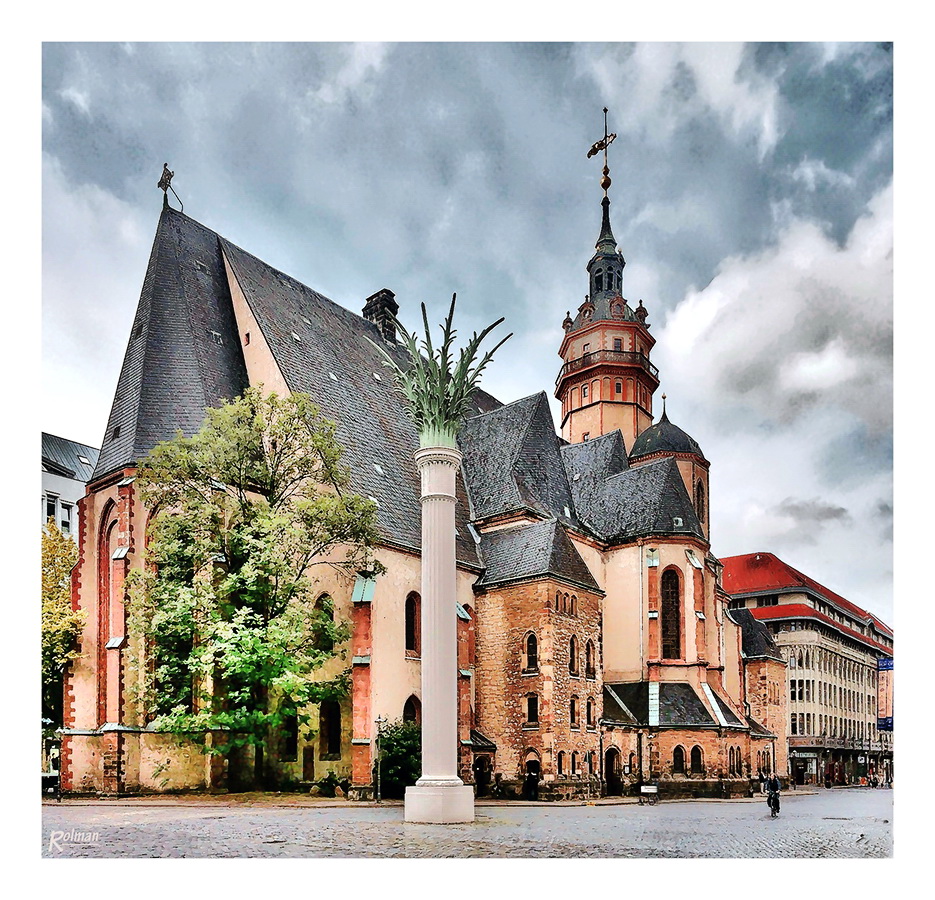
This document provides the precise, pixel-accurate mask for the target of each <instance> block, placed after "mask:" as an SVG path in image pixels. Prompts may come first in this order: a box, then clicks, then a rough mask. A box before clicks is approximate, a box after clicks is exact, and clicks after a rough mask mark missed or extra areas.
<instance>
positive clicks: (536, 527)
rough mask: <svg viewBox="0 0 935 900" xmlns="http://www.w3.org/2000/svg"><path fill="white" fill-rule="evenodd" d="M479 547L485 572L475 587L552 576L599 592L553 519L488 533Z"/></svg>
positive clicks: (592, 578)
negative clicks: (484, 564)
mask: <svg viewBox="0 0 935 900" xmlns="http://www.w3.org/2000/svg"><path fill="white" fill-rule="evenodd" d="M480 546H481V554H482V555H483V558H484V562H485V563H486V566H487V568H486V570H485V571H484V574H483V575H482V576H481V577H480V578H479V579H478V581H477V584H476V587H490V586H492V585H496V584H506V583H509V582H512V581H520V580H524V579H528V578H536V577H539V576H543V575H555V576H558V577H560V578H564V579H566V580H568V581H571V582H573V583H574V584H577V585H580V586H581V587H584V588H587V589H588V590H592V591H598V592H600V591H601V589H600V587H599V586H598V584H597V582H596V581H595V580H594V577H593V576H592V575H591V572H590V571H589V570H588V567H587V565H586V564H585V562H584V560H583V559H582V558H581V555H580V554H579V553H578V551H577V550H576V549H575V545H574V544H573V543H572V542H571V539H570V538H569V537H568V535H567V534H566V533H565V529H564V527H563V526H562V524H561V523H560V522H558V521H556V520H555V519H551V520H550V521H548V522H536V523H534V524H532V525H520V526H518V527H516V528H507V529H503V530H502V531H491V532H488V533H487V534H483V535H481V545H480Z"/></svg>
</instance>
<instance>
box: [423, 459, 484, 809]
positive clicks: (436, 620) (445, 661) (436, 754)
mask: <svg viewBox="0 0 935 900" xmlns="http://www.w3.org/2000/svg"><path fill="white" fill-rule="evenodd" d="M415 460H416V465H417V466H418V467H419V472H420V475H421V479H422V777H421V778H420V779H419V780H418V781H417V782H416V784H415V786H414V787H409V788H407V789H406V821H407V822H434V823H449V822H473V821H474V791H473V789H472V788H471V787H470V786H469V785H465V784H464V782H462V781H461V779H460V778H459V777H458V694H457V691H458V634H457V613H456V569H455V484H456V478H457V474H458V468H459V467H460V465H461V453H460V452H459V451H458V450H455V449H454V448H450V447H426V448H423V449H421V450H418V451H417V452H416V454H415Z"/></svg>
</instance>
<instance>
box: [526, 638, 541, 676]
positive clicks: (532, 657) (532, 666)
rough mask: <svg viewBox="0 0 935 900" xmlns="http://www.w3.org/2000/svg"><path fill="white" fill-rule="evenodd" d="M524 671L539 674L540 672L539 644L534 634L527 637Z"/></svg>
mask: <svg viewBox="0 0 935 900" xmlns="http://www.w3.org/2000/svg"><path fill="white" fill-rule="evenodd" d="M523 651H524V653H523V655H524V659H523V671H524V672H538V671H539V642H538V641H537V640H536V636H535V635H534V634H532V633H530V634H527V635H526V640H525V643H524V646H523Z"/></svg>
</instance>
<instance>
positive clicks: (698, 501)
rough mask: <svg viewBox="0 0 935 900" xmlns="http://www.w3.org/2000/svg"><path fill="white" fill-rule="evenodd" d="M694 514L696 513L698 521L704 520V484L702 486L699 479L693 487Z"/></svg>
mask: <svg viewBox="0 0 935 900" xmlns="http://www.w3.org/2000/svg"><path fill="white" fill-rule="evenodd" d="M695 512H697V513H698V521H699V522H704V520H705V507H704V484H702V482H701V479H700V478H699V479H698V483H697V484H696V485H695Z"/></svg>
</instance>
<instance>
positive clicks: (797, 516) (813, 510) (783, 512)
mask: <svg viewBox="0 0 935 900" xmlns="http://www.w3.org/2000/svg"><path fill="white" fill-rule="evenodd" d="M773 512H775V513H777V514H778V515H780V516H788V517H789V518H791V519H792V520H793V521H794V523H795V527H796V529H802V531H803V533H804V534H803V536H805V535H809V536H811V535H810V534H809V533H810V532H811V531H813V530H814V529H815V528H820V527H822V526H823V525H826V524H827V523H829V522H838V523H841V524H847V523H849V522H850V521H851V514H850V513H849V512H848V511H847V510H846V509H844V507H842V506H834V505H832V504H829V503H825V502H824V501H822V500H820V499H818V498H813V499H811V500H795V499H794V498H792V497H786V498H785V500H783V501H782V503H780V504H779V505H778V506H777V507H776V509H775V510H773Z"/></svg>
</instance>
